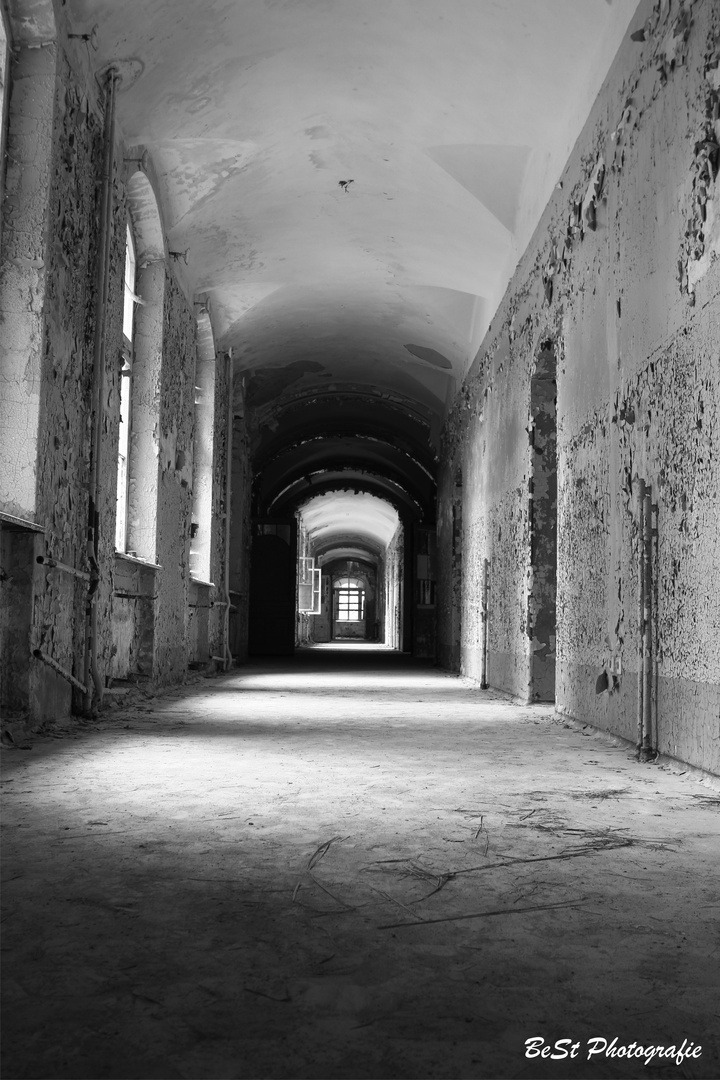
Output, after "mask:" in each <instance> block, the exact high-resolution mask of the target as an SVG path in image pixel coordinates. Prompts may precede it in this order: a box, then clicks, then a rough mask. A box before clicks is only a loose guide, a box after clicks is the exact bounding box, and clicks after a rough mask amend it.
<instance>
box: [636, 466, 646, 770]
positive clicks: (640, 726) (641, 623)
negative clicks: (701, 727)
mask: <svg viewBox="0 0 720 1080" xmlns="http://www.w3.org/2000/svg"><path fill="white" fill-rule="evenodd" d="M644 515H645V481H644V480H641V479H640V480H638V482H637V523H638V545H637V558H638V604H637V618H638V693H637V751H638V754H639V755H641V754H642V752H643V741H644V740H643V732H644V722H645V701H644V696H645V679H644V676H643V668H644V663H645V542H644V533H645V529H644Z"/></svg>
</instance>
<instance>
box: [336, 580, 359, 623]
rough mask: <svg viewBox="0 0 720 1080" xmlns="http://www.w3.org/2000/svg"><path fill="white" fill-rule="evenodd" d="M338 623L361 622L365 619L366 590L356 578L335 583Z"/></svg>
mask: <svg viewBox="0 0 720 1080" xmlns="http://www.w3.org/2000/svg"><path fill="white" fill-rule="evenodd" d="M335 590H336V595H337V608H336V610H337V615H336V618H337V620H338V622H360V621H361V620H362V619H364V618H365V590H364V588H363V587H362V581H360V580H359V579H356V578H341V579H340V580H339V581H336V582H335Z"/></svg>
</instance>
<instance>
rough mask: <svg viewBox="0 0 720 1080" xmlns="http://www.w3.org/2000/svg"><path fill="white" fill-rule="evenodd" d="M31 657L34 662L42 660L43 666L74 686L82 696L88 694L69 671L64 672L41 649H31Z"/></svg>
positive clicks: (84, 687)
mask: <svg viewBox="0 0 720 1080" xmlns="http://www.w3.org/2000/svg"><path fill="white" fill-rule="evenodd" d="M33 656H34V657H35V659H36V660H42V662H43V664H47V666H48V667H49V668H52V670H53V671H55V672H57V674H58V675H60V676H61V677H62V678H63V679H65V680H66V681H67V682H69V683H70V685H71V686H74V687H75V688H76V690H81V691H82V693H83V694H87V693H88V688H87V686H85V684H84V683H81V682H80V680H79V679H76V678H75V676H74V675H71V674H70V672H69V671H66V670H65V668H64V667H62V666H61V665H60V664H58V662H57V660H53V658H52V656H48V654H47V653H44V652H43V651H42V649H33Z"/></svg>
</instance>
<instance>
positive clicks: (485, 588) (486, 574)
mask: <svg viewBox="0 0 720 1080" xmlns="http://www.w3.org/2000/svg"><path fill="white" fill-rule="evenodd" d="M489 587H490V562H489V560H488V559H483V576H482V608H481V619H482V634H483V637H482V659H481V667H480V689H481V690H487V688H488V681H487V662H488V626H489V621H488V616H489V612H488V592H489Z"/></svg>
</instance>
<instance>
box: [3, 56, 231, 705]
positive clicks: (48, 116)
mask: <svg viewBox="0 0 720 1080" xmlns="http://www.w3.org/2000/svg"><path fill="white" fill-rule="evenodd" d="M56 54H57V61H56ZM11 66H12V72H11V87H10V107H9V126H8V143H7V148H8V154H9V155H10V156H11V160H10V161H9V166H8V169H7V177H6V181H7V182H6V188H5V193H6V195H7V199H6V202H5V207H4V214H3V252H2V256H3V262H2V267H1V268H0V318H1V319H2V323H3V350H2V362H1V364H0V380H1V386H2V393H0V407H1V408H2V409H3V413H2V425H3V427H2V432H1V435H2V437H1V438H0V447H1V451H2V454H1V457H0V463H1V464H2V468H0V486H2V490H1V491H0V511H2V512H4V513H5V514H10V515H14V517H15V518H18V517H20V518H24V519H26V522H36V523H37V526H38V530H39V531H37V532H34V531H32V526H31V525H29V524H23V523H22V522H20V523H18V522H15V523H11V524H9V525H6V526H4V527H3V535H2V553H1V554H2V558H1V560H0V570H1V571H2V578H1V580H2V585H3V591H2V612H1V616H0V649H1V650H2V657H3V659H2V665H1V672H0V673H1V675H2V678H1V680H0V684H1V686H0V706H1V709H2V712H3V716H7V715H9V714H12V716H13V717H14V718H15V717H19V718H20V719H21V720H22V721H23V722H25V723H28V724H29V725H30V726H37V725H38V724H40V723H42V722H43V721H45V720H47V719H53V718H57V717H61V716H64V715H67V714H68V713H69V712H70V711H71V710H73V709H74V710H75V711H78V710H79V709H80V708H81V706H82V694H81V692H80V691H79V690H78V689H72V688H71V684H70V682H69V681H68V680H67V679H66V678H64V677H63V676H62V675H60V674H58V673H56V672H55V671H54V670H52V668H50V667H49V666H48V665H47V664H46V663H44V662H43V661H41V660H39V659H36V658H33V657H32V656H31V652H32V650H33V649H39V650H41V651H42V652H43V653H44V654H45V656H47V657H49V658H50V659H51V660H52V661H53V662H54V663H55V664H57V665H59V667H60V668H62V669H63V670H64V671H65V672H66V673H67V674H68V675H70V676H73V677H74V678H75V679H77V680H79V681H82V680H83V678H84V653H85V637H86V632H87V598H88V583H87V575H88V572H89V571H90V569H91V568H90V565H89V560H88V553H87V536H88V517H89V494H88V493H89V490H90V480H91V475H90V473H91V467H92V462H91V438H92V428H93V417H92V414H91V401H92V370H93V361H94V349H95V332H96V316H97V299H96V288H97V273H98V265H97V263H98V237H99V231H100V220H99V219H100V212H101V205H100V204H101V189H102V158H103V117H102V110H101V108H99V106H98V104H97V94H98V89H97V86H96V83H95V80H94V79H90V80H89V81H87V80H86V78H85V76H84V75H83V74H81V73H79V69H76V68H75V67H74V66H73V60H72V50H69V51H66V50H65V49H64V48H63V47H62V46H58V47H57V49H56V47H55V46H52V47H49V48H42V49H40V48H37V49H20V50H19V51H18V52H16V53H15V54H14V55H13V61H12V65H11ZM126 154H127V151H126V150H124V149H123V147H122V145H121V143H120V142H119V141H118V143H117V145H116V167H115V174H114V177H113V221H112V231H111V236H110V251H109V261H110V276H109V282H108V294H107V300H106V304H105V310H104V315H105V367H104V371H103V376H102V387H101V397H102V420H101V440H100V448H99V451H98V452H99V468H100V484H99V491H98V502H97V507H96V509H97V514H98V527H99V552H98V573H99V581H98V586H97V604H98V627H99V634H98V668H99V675H100V679H101V680H102V681H103V682H104V683H105V682H108V681H110V680H112V679H125V678H127V677H128V676H133V677H134V676H138V675H140V676H145V677H146V678H148V679H150V680H153V681H154V682H155V683H156V684H157V685H166V684H170V683H174V682H179V681H182V680H183V679H184V677H185V672H186V667H187V661H188V644H189V634H188V623H189V618H190V614H189V613H190V609H189V606H188V600H189V596H188V585H189V580H190V575H189V531H190V520H191V504H192V481H193V423H194V413H195V373H196V372H195V365H196V350H197V345H196V321H195V315H194V311H193V308H192V304H191V303H190V302H189V300H188V298H187V297H186V295H185V293H184V292H183V290H182V289H181V288H180V286H179V284H178V282H177V281H176V278H175V274H174V268H172V267H170V268H168V267H167V266H166V265H164V250H162V249H161V246H160V247H158V244H159V245H162V230H161V228H160V224H159V219H158V222H157V223H156V224H157V227H156V228H155V232H154V233H153V234H152V235H151V236H150V241H152V242H154V243H155V247H154V248H153V249H152V250H150V249H149V248H148V247H147V244H148V238H147V228H146V223H145V222H143V223H142V224H143V229H144V230H145V232H144V238H143V244H144V245H145V247H144V249H143V250H144V251H145V255H146V257H147V260H148V261H147V262H146V264H145V265H144V266H141V268H140V273H139V276H138V282H137V286H136V287H137V290H138V293H139V295H140V296H141V297H143V300H144V301H145V303H144V305H143V307H142V308H141V310H142V313H143V317H142V318H141V319H138V320H137V328H138V334H137V338H136V341H135V354H136V367H135V370H134V377H133V401H134V409H135V413H134V428H133V431H132V441H131V453H130V460H131V470H130V493H129V508H130V514H129V540H130V544H129V546H130V547H131V548H132V549H133V550H135V551H137V554H138V556H140V557H139V558H132V557H128V556H126V555H121V554H118V553H116V552H115V517H116V490H117V448H118V432H119V422H120V370H121V361H122V351H123V334H122V323H123V292H124V284H123V276H124V263H125V232H126V223H127V220H128V213H129V212H130V207H131V203H132V198H134V203H132V205H135V206H136V207H137V205H139V203H138V195H137V191H136V192H135V195H134V196H133V191H132V190H130V188H132V187H133V184H134V188H135V189H138V188H141V189H142V190H141V191H140V195H141V196H143V197H145V196H146V195H147V197H148V198H149V187H148V185H147V183H146V182H145V180H144V178H142V183H141V184H140V183H139V181H138V178H137V177H136V176H135V177H132V178H131V179H130V181H129V188H126V184H125V181H124V180H123V176H124V164H123V157H124V156H126ZM146 188H147V191H146ZM131 197H132V198H131ZM146 201H147V200H146ZM144 205H145V203H143V206H144ZM141 209H142V207H141ZM156 234H157V235H156ZM158 237H159V240H158ZM141 361H142V362H141ZM228 393H229V382H228V369H227V365H225V366H224V367H223V369H222V374H221V376H220V377H218V379H216V381H215V388H214V391H213V394H212V407H213V408H214V410H215V415H216V417H217V418H219V420H216V422H215V424H214V428H215V430H214V436H215V438H214V444H213V457H212V467H211V470H210V472H211V483H212V500H211V502H212V513H211V522H210V525H209V528H210V534H211V541H210V565H211V573H212V577H213V580H214V582H215V587H214V589H212V590H210V589H209V587H207V586H205V587H203V588H204V590H205V593H204V594H203V598H202V603H203V604H204V605H206V615H205V622H204V626H203V645H202V647H203V650H204V653H205V655H207V654H218V655H223V654H224V632H225V608H224V607H223V606H222V605H223V602H224V601H225V600H226V597H225V592H224V565H225V520H226V507H225V499H226V484H225V476H226V469H227V446H228V444H227V431H226V429H225V421H226V417H227V411H228V409H227V405H228ZM38 555H42V556H45V557H51V558H52V559H54V560H56V561H59V562H61V563H63V564H65V566H66V567H70V568H72V569H74V570H76V571H78V574H73V573H71V572H69V571H68V570H67V569H63V568H60V567H47V566H44V565H40V564H38V563H37V562H36V558H37V556H38ZM156 559H157V562H158V563H159V564H160V565H159V566H157V565H156ZM208 596H210V599H209V600H208ZM209 605H213V606H209ZM214 605H217V606H214ZM193 610H196V609H193ZM18 630H19V631H20V632H19V633H18Z"/></svg>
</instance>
